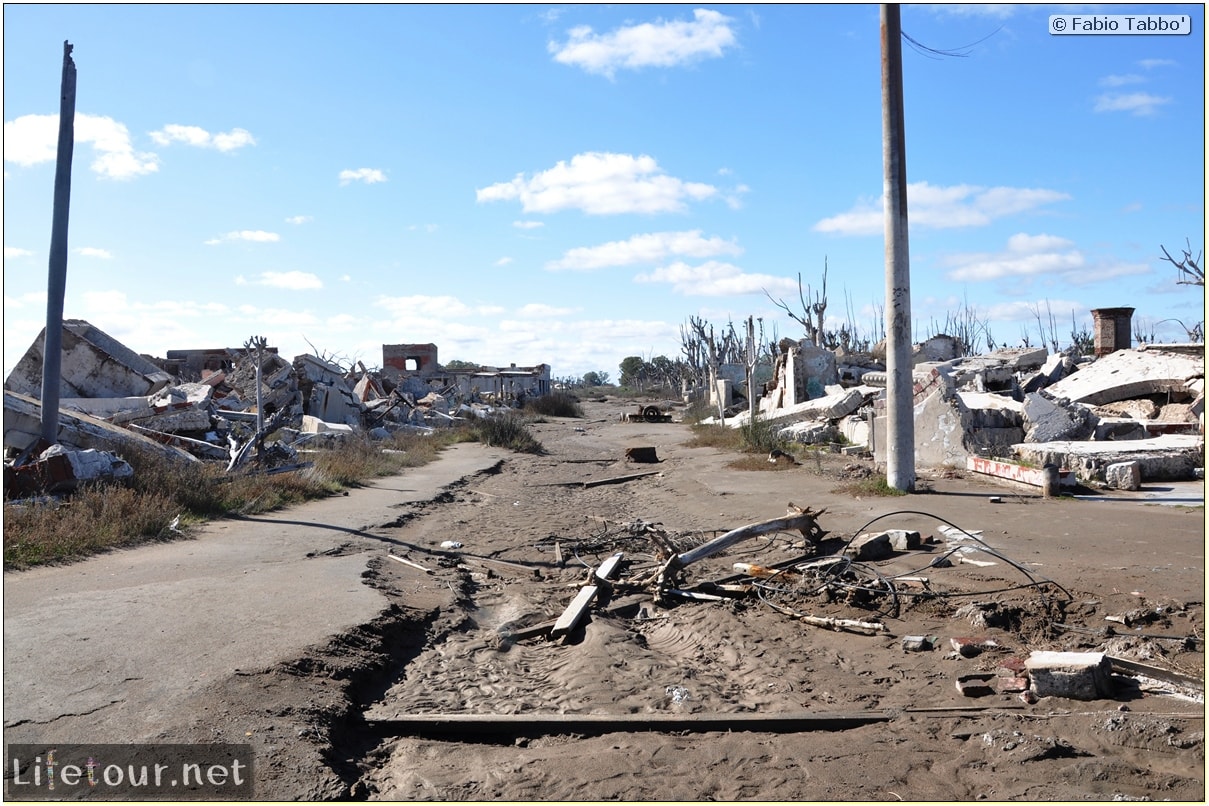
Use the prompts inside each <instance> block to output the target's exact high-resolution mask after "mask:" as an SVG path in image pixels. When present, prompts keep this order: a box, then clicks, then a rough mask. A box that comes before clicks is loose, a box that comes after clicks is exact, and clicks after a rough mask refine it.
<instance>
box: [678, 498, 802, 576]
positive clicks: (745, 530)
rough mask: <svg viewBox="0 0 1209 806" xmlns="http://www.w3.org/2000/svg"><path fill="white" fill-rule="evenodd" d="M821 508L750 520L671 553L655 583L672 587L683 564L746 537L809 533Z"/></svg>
mask: <svg viewBox="0 0 1209 806" xmlns="http://www.w3.org/2000/svg"><path fill="white" fill-rule="evenodd" d="M824 511H825V510H819V511H817V512H815V511H812V510H811V509H810V508H809V507H807V508H806V509H805V510H803V511H801V512H795V513H793V514H792V515H787V516H785V517H783V518H773V519H772V520H770V521H764V522H763V523H752V524H748V525H747V526H740V527H739V528H738V529H732V530H731V531H729V532H727V533H726V534H724V535H721V536H719V537H715V538H714V539H713V540H710V541H709V542H708V543H703V544H701V545H700V546H698V547H697V548H695V549H692V550H691V551H685V552H682V553H680V554H676V555H674V556H673V557H672V558H671V559H669V560H668V561H667V564H666V565H664V566H663V569H662V570H661V571H660V572H659V574H658V576H657V577H656V586H657V587H658V588H659V589H660V590H667V589H668V588H669V587H670V586H672V583H673V581H674V578H675V576H676V575H677V573H678V572H679V571H680V570H681V569H683V568H684V567H685V566H688V565H692V564H693V563H695V562H697V561H698V560H704V559H705V558H706V557H712V556H713V555H715V554H717V553H719V552H721V551H725V550H726V549H728V548H730V547H731V546H733V545H734V544H736V543H739V542H741V541H743V540H748V539H749V538H753V537H759V536H760V535H766V534H772V533H773V532H790V531H798V532H801V533H802V534H803V535H811V534H813V533H814V531H815V529H816V528H817V525H816V524H815V520H814V519H815V516H816V515H821V514H822V513H823V512H824Z"/></svg>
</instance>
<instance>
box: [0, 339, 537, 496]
mask: <svg viewBox="0 0 1209 806" xmlns="http://www.w3.org/2000/svg"><path fill="white" fill-rule="evenodd" d="M62 329H63V336H62V350H61V356H62V358H61V371H60V387H59V391H60V406H59V412H58V417H57V418H55V422H56V425H57V431H56V433H55V439H54V440H53V441H51V442H50V443H49V444H48V443H47V440H45V439H43V436H42V428H43V423H42V420H43V412H42V410H41V396H42V365H43V355H44V349H45V347H44V345H45V341H46V338H45V335H46V334H45V330H43V331H42V333H40V334H39V335H38V337H37V339H35V341H34V343H33V344H32V345H31V346H30V348H29V349H28V350H27V351H26V353H25V355H24V356H23V357H22V359H21V360H20V361H19V362H18V363H17V365H16V366H15V367H14V368H13V370H12V371H11V372H10V374H9V376H8V378H7V379H6V380H5V384H4V448H5V452H6V458H7V459H10V460H12V461H11V462H6V465H5V473H6V481H9V482H13V486H14V487H17V488H22V487H23V485H21V484H19V483H18V482H19V481H20V479H19V478H18V476H19V474H16V473H15V470H14V469H15V468H19V467H25V466H27V465H32V464H33V463H35V462H37V461H38V460H39V459H40V458H41V457H42V456H43V454H44V453H45V452H46V451H47V449H49V448H51V447H52V446H58V450H57V451H53V452H52V453H51V456H52V457H53V456H55V455H58V454H61V453H62V452H63V450H64V449H66V450H68V451H69V452H92V453H88V455H87V457H86V458H87V459H88V461H87V462H86V463H85V464H86V465H87V467H90V468H91V467H101V466H102V465H104V464H105V463H106V462H109V463H110V464H111V465H112V466H113V467H114V468H117V472H122V473H124V472H125V470H123V469H122V468H121V464H120V463H121V460H120V459H119V458H118V456H119V455H120V453H121V452H122V451H123V450H127V449H131V448H132V446H137V447H138V448H140V449H142V450H147V451H156V452H160V453H163V454H164V455H167V456H170V457H172V458H175V459H183V460H186V461H199V460H220V461H225V462H227V463H228V469H234V468H235V467H237V466H239V465H240V464H242V463H243V462H245V461H247V460H248V458H249V457H250V455H251V454H252V449H253V448H254V449H255V451H256V454H257V459H258V462H259V463H260V464H270V465H273V466H279V467H280V466H283V465H288V464H290V463H291V462H294V461H296V458H297V457H296V451H295V450H294V446H296V445H300V444H303V443H305V442H307V441H310V440H314V439H332V438H340V435H342V434H353V433H364V434H367V435H369V436H373V437H386V436H389V435H390V433H392V432H393V431H398V430H404V429H406V430H411V431H421V432H430V431H431V430H432V429H434V428H437V427H440V426H442V425H448V424H450V423H453V422H455V421H457V420H460V419H462V418H464V417H467V416H479V417H486V416H492V415H493V414H495V413H496V410H497V408H504V407H508V406H515V405H520V403H522V402H523V401H524V399H525V398H526V397H533V396H540V395H544V394H548V393H549V391H550V368H549V366H548V365H545V364H540V365H538V366H536V367H517V366H516V365H515V364H513V365H511V366H510V367H508V368H506V369H497V368H492V367H476V368H475V369H474V370H447V369H446V368H444V367H442V366H441V365H440V364H439V363H438V362H437V349H436V346H435V345H432V344H429V345H383V359H384V361H383V368H382V369H381V370H369V369H367V368H366V367H365V365H364V364H362V363H361V362H357V364H356V366H355V367H353V368H352V369H346V368H344V367H341V366H340V365H338V364H337V363H335V362H333V361H330V360H328V359H326V358H323V357H321V356H316V355H311V354H304V355H300V356H296V357H295V358H294V359H293V361H287V360H286V359H285V358H283V357H282V356H280V355H279V354H278V350H277V349H276V348H274V347H268V346H264V347H262V348H261V349H259V350H257V349H253V348H249V347H242V348H217V349H193V350H169V351H168V352H167V354H166V357H165V358H162V359H159V358H153V357H151V356H146V355H139V354H137V353H135V352H134V351H133V350H130V349H129V348H128V347H126V346H125V345H123V344H121V343H120V342H119V341H117V340H116V339H114V338H112V337H111V336H109V335H108V334H106V333H104V332H103V331H101V330H100V329H99V328H97V327H95V326H93V325H92V324H91V323H89V322H86V321H84V320H78V319H69V320H65V321H64V322H63V325H62ZM270 433H271V434H272V437H271V439H270ZM98 457H100V458H99V459H98ZM46 461H50V457H47V458H46ZM70 461H75V463H76V465H79V466H80V467H83V466H84V465H81V464H80V461H79V459H78V457H74V456H72V457H71V459H64V458H59V459H55V460H54V464H55V467H54V468H52V469H48V468H46V467H42V468H40V469H39V471H38V472H39V473H41V474H42V476H46V474H47V473H48V472H50V473H52V474H54V475H57V476H61V477H62V478H61V479H60V482H61V483H60V484H59V485H58V487H59V489H69V488H70V486H71V481H72V480H73V479H72V476H73V473H78V472H79V470H78V468H77V469H75V470H73V467H74V466H73V467H69V466H68V464H65V463H68V462H70ZM98 472H99V471H98ZM76 478H77V479H78V476H76ZM43 481H45V478H43ZM7 486H8V485H6V487H7ZM28 486H29V485H24V487H28Z"/></svg>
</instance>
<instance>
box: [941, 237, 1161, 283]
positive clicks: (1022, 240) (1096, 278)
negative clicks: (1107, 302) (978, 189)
mask: <svg viewBox="0 0 1209 806" xmlns="http://www.w3.org/2000/svg"><path fill="white" fill-rule="evenodd" d="M943 262H944V265H946V266H949V267H951V268H950V270H949V271H948V273H947V274H946V276H947V277H948V279H950V280H952V281H954V282H981V281H985V280H1003V279H1008V278H1018V279H1022V280H1025V281H1030V280H1033V279H1045V280H1050V281H1053V280H1061V281H1063V282H1066V283H1070V284H1073V285H1090V284H1093V283H1100V282H1104V281H1106V280H1111V279H1114V278H1117V277H1124V276H1128V275H1137V274H1147V273H1149V272H1150V268H1149V267H1148V266H1146V265H1145V264H1137V263H1133V264H1131V263H1121V262H1119V261H1116V260H1107V261H1095V262H1093V261H1089V260H1088V259H1087V257H1086V256H1085V255H1084V254H1083V252H1082V251H1080V250H1079V249H1076V248H1075V245H1074V243H1073V242H1071V241H1069V240H1067V239H1066V238H1060V237H1058V236H1056V235H1028V234H1025V233H1017V234H1016V235H1013V236H1012V237H1010V238H1008V242H1007V248H1006V249H1005V250H1004V251H1002V252H997V253H970V254H957V255H950V256H949V257H947V258H945V259H944V261H943Z"/></svg>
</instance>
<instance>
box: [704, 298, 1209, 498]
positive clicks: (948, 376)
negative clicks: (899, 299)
mask: <svg viewBox="0 0 1209 806" xmlns="http://www.w3.org/2000/svg"><path fill="white" fill-rule="evenodd" d="M1093 314H1094V315H1095V318H1096V331H1095V334H1094V335H1095V354H1094V355H1092V356H1082V355H1078V354H1076V353H1074V352H1071V353H1053V354H1051V353H1050V352H1049V350H1048V349H1046V348H1045V347H1039V348H1029V347H1025V348H1009V349H1001V350H997V351H994V352H991V353H989V354H985V355H977V356H963V355H961V354H960V345H959V343H958V341H957V340H956V339H954V338H952V337H949V336H944V335H941V336H936V337H933V338H931V339H929V340H928V341H926V342H924V343H922V344H917V345H915V346H914V348H913V352H912V363H913V370H912V378H913V409H914V431H915V462H916V464H917V465H919V466H924V467H931V468H961V469H967V470H972V471H975V472H980V473H987V474H990V475H994V476H998V477H1001V478H1004V479H1007V480H1009V481H1012V482H1020V483H1024V484H1029V485H1037V486H1043V485H1044V481H1043V479H1044V476H1045V473H1044V472H1043V470H1044V469H1045V468H1046V466H1056V467H1057V468H1058V469H1059V476H1060V483H1061V484H1065V485H1073V484H1076V483H1080V482H1082V483H1089V484H1098V485H1105V486H1109V487H1115V488H1120V489H1135V490H1136V489H1138V487H1139V486H1140V484H1141V483H1142V482H1143V481H1161V480H1184V479H1193V478H1203V473H1204V433H1205V429H1204V423H1205V414H1204V410H1205V377H1204V376H1205V354H1204V344H1168V345H1140V346H1139V347H1138V348H1137V349H1132V348H1131V345H1130V341H1129V332H1130V326H1129V321H1128V319H1129V316H1130V315H1131V314H1132V309H1129V308H1111V309H1100V310H1098V311H1094V312H1093ZM780 347H781V352H780V355H778V356H777V358H776V362H775V365H774V374H773V378H772V380H770V381H768V382H767V383H765V384H764V385H763V388H762V389H758V390H756V394H757V395H758V403H759V407H758V413H757V416H758V418H760V419H761V420H762V421H764V422H767V423H770V424H772V425H774V426H777V427H778V433H779V435H780V436H781V437H782V438H783V439H786V440H790V441H795V442H801V443H806V444H828V445H834V446H836V447H837V448H838V449H841V450H844V451H845V452H850V453H864V454H868V455H872V457H873V459H874V461H875V462H876V463H878V464H881V465H884V464H885V462H886V453H887V451H886V407H887V402H888V401H887V397H886V372H885V367H884V364H883V363H882V360H881V359H883V358H884V353H883V354H882V355H879V354H878V353H877V352H876V351H875V352H874V353H872V354H857V355H851V354H844V353H843V352H842V351H834V352H833V351H831V350H827V349H824V348H821V347H817V346H815V345H813V344H812V343H810V342H809V341H800V342H795V341H793V340H791V339H785V340H783V341H782V342H781V345H780ZM728 392H729V388H726V386H725V385H724V384H721V383H720V384H718V391H717V394H719V395H725V394H727V393H728ZM724 405H725V404H724ZM748 421H749V416H748V413H747V411H746V407H744V409H743V410H739V411H735V412H734V414H733V416H730V417H728V418H727V420H726V424H727V425H730V426H732V427H739V426H742V425H744V424H746V423H747V422H748Z"/></svg>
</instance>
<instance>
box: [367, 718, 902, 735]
mask: <svg viewBox="0 0 1209 806" xmlns="http://www.w3.org/2000/svg"><path fill="white" fill-rule="evenodd" d="M891 718H892V717H891V716H890V714H888V713H887V712H885V711H856V712H846V713H845V712H841V713H832V714H827V713H822V714H820V713H814V712H807V711H796V712H781V713H773V714H758V713H751V712H750V711H745V712H741V713H733V714H700V713H697V714H673V713H650V714H532V713H527V714H407V715H404V716H398V717H395V718H394V719H378V720H370V721H369V722H367V723H366V724H367V726H368V727H369V729H370V730H372V731H374V732H375V733H377V734H379V735H386V736H421V737H425V738H442V739H454V740H458V741H467V742H473V741H482V740H488V741H490V740H496V739H500V738H504V739H509V738H512V737H515V736H524V735H529V736H541V735H549V734H559V733H575V734H581V735H588V734H592V735H599V734H602V733H616V732H640V731H693V732H697V733H702V732H708V731H736V730H742V731H762V732H768V733H804V732H807V731H816V730H845V729H848V728H855V727H859V726H861V725H869V724H872V723H875V722H888V721H890V719H891Z"/></svg>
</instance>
